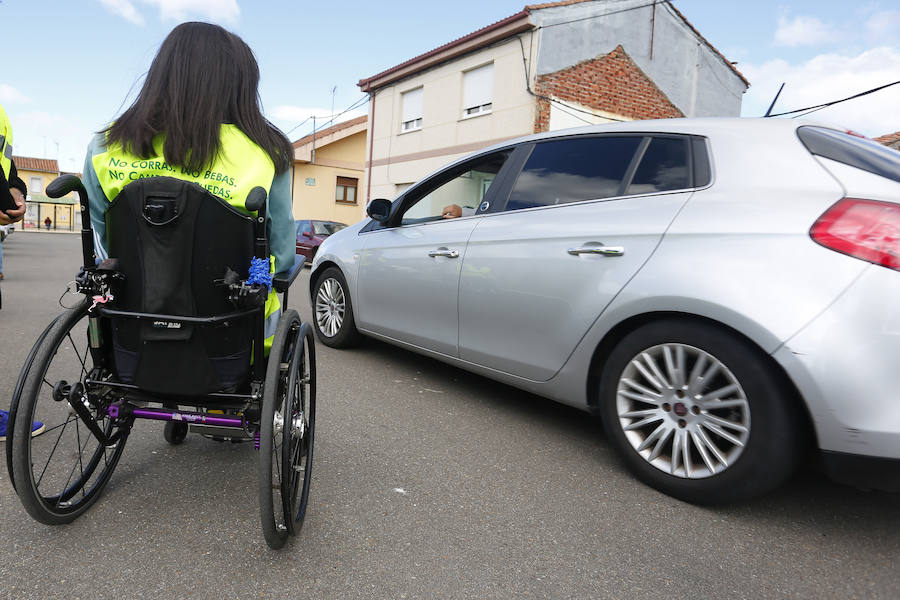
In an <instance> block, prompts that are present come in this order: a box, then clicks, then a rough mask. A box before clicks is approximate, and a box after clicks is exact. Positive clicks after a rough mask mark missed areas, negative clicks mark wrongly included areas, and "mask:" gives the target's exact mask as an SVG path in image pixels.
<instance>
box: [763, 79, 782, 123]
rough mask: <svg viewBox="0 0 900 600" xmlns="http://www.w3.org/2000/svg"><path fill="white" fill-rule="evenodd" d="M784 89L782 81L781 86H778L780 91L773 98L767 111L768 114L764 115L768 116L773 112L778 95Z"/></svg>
mask: <svg viewBox="0 0 900 600" xmlns="http://www.w3.org/2000/svg"><path fill="white" fill-rule="evenodd" d="M783 89H784V82H781V87H780V88H778V93H777V94H775V97H774V98H772V104H770V105H769V110H767V111H766V114H764V115H763V117H768V116H769V115H771V114H772V109H773V108H775V103H776V102H778V96H780V95H781V90H783Z"/></svg>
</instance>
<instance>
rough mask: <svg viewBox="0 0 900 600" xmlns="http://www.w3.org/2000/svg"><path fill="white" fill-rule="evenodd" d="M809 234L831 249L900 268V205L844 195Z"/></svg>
mask: <svg viewBox="0 0 900 600" xmlns="http://www.w3.org/2000/svg"><path fill="white" fill-rule="evenodd" d="M809 235H810V237H812V239H813V240H814V241H815V242H817V243H819V244H821V245H823V246H825V247H826V248H830V249H831V250H835V251H837V252H842V253H844V254H848V255H850V256H854V257H856V258H859V259H862V260H865V261H868V262H871V263H875V264H876V265H881V266H883V267H887V268H889V269H894V270H897V271H900V204H893V203H891V202H879V201H876V200H857V199H855V198H844V199H842V200H840V201H839V202H838V203H837V204H835V205H834V206H832V207H831V208H829V209H828V210H827V211H825V214H823V215H822V216H821V217H819V219H818V220H817V221H816V222H815V223H814V224H813V226H812V228H811V229H810V230H809Z"/></svg>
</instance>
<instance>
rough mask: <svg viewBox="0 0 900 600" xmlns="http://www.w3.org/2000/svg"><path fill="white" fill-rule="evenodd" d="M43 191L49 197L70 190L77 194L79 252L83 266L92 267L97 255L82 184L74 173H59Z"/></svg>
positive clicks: (54, 196) (85, 191)
mask: <svg viewBox="0 0 900 600" xmlns="http://www.w3.org/2000/svg"><path fill="white" fill-rule="evenodd" d="M45 191H46V192H47V195H48V196H50V197H51V198H62V197H63V196H65V195H66V194H68V193H70V192H75V193H77V194H78V203H79V204H80V205H81V253H82V255H83V257H84V268H85V269H93V268H94V266H95V265H96V263H97V255H96V253H95V252H94V232H93V230H92V229H91V213H90V210H89V208H88V195H87V190H86V189H84V184H83V183H81V180H80V179H78V177H76V176H75V175H60V176H59V177H57V178H56V179H54V180H53V181H51V182H50V185H48V186H47V189H46V190H45Z"/></svg>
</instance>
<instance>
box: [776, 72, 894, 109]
mask: <svg viewBox="0 0 900 600" xmlns="http://www.w3.org/2000/svg"><path fill="white" fill-rule="evenodd" d="M898 83H900V80H897V81H892V82H891V83H886V84H884V85H880V86H878V87H876V88H872V89H871V90H866V91H864V92H860V93H858V94H853V95H852V96H847V97H846V98H841V99H840V100H832V101H831V102H824V103H822V104H816V105H814V106H807V107H805V108H798V109H795V110H788V111H785V112H781V113H775V114H773V115H768V116H769V117H783V116H786V115H795V116H794V117H791V118H796V117H802V116H803V115H798V114H797V113H803V114H806V115H808V114H809V113H811V112H815V111H817V110H822V109H823V108H828V107H829V106H834V105H835V104H840V103H841V102H846V101H847V100H853V99H854V98H860V97H862V96H866V95H868V94H873V93H875V92H878V91H880V90H883V89H885V88H889V87H891V86H892V85H897V84H898ZM807 111H808V112H807Z"/></svg>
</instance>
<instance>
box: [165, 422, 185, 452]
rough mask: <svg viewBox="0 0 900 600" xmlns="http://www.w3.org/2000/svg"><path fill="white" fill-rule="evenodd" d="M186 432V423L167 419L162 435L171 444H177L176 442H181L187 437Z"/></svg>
mask: <svg viewBox="0 0 900 600" xmlns="http://www.w3.org/2000/svg"><path fill="white" fill-rule="evenodd" d="M187 433H188V425H187V423H178V422H175V421H169V422H168V423H166V428H165V429H164V430H163V435H164V436H165V438H166V441H167V442H169V443H170V444H172V445H173V446H177V445H178V444H180V443H181V442H183V441H184V438H186V437H187Z"/></svg>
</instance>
